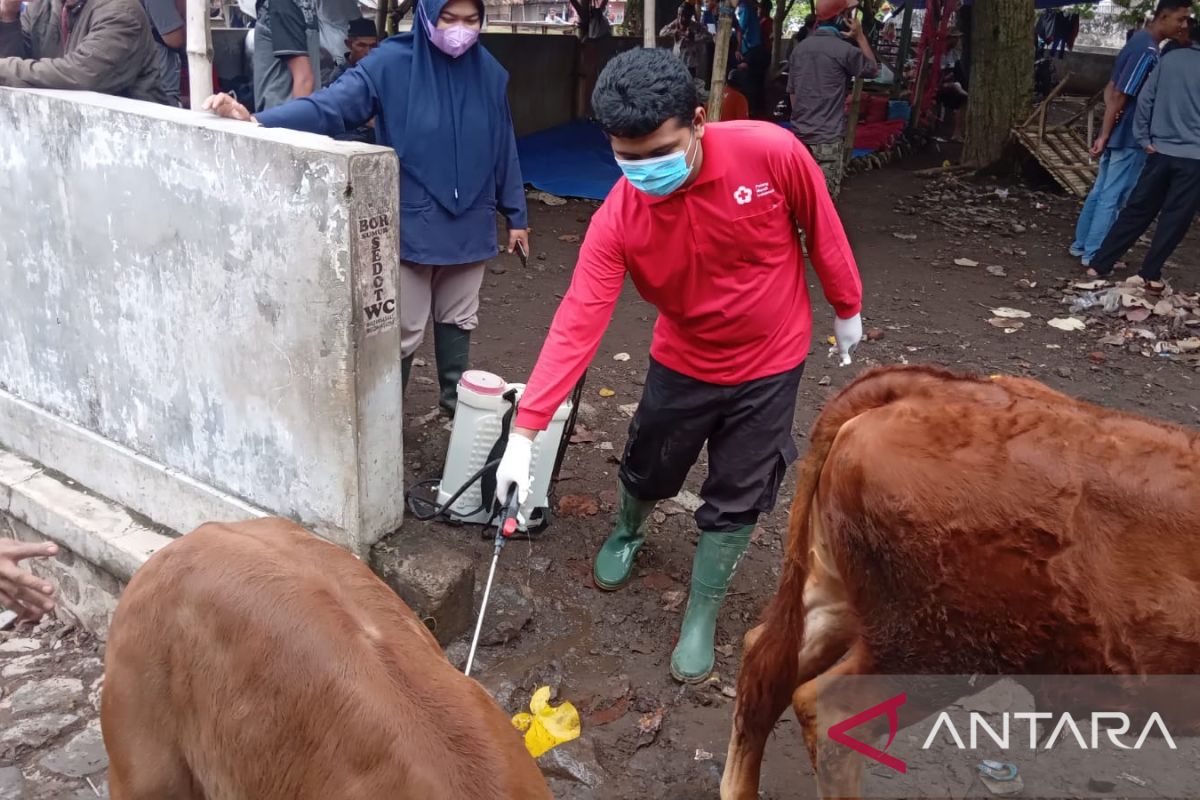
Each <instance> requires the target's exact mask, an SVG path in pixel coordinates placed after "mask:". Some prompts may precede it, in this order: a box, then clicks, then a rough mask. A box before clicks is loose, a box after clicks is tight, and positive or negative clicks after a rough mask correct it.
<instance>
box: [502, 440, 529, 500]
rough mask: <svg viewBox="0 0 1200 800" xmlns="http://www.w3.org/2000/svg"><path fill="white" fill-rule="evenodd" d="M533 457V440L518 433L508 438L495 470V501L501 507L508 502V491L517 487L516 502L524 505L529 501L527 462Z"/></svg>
mask: <svg viewBox="0 0 1200 800" xmlns="http://www.w3.org/2000/svg"><path fill="white" fill-rule="evenodd" d="M532 457H533V440H532V439H530V438H529V437H527V436H522V435H521V434H519V433H512V434H509V436H508V445H507V446H506V447H505V448H504V457H503V458H501V459H500V466H499V467H498V468H497V469H496V499H497V500H499V501H500V505H501V506H503V505H504V504H505V502H506V501H507V500H508V490H509V489H510V488H512V487H513V486H516V487H517V502H518V503H519V504H520V505H525V501H526V500H527V499H529V484H530V476H529V462H530V460H531V459H532Z"/></svg>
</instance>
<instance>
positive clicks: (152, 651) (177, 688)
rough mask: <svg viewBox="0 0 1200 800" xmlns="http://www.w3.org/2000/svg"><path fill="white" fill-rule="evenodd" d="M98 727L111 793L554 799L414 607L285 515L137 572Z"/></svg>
mask: <svg viewBox="0 0 1200 800" xmlns="http://www.w3.org/2000/svg"><path fill="white" fill-rule="evenodd" d="M101 724H102V727H103V732H104V744H105V746H106V747H107V749H108V754H109V758H110V767H109V780H110V783H111V792H112V798H113V800H151V799H153V800H192V799H194V800H331V799H332V798H337V799H338V800H381V798H388V799H389V800H392V799H395V800H400V799H401V798H405V799H409V800H462V798H485V797H486V798H505V799H506V800H528V799H529V798H537V799H539V800H540V799H541V798H545V799H546V800H549V798H550V796H551V795H550V791H549V789H548V788H547V787H546V783H545V781H544V779H543V778H542V776H541V773H540V772H539V770H538V767H537V765H536V764H535V763H534V761H533V759H532V758H531V757H530V755H529V753H528V752H527V751H526V750H525V747H524V745H523V743H522V741H521V736H520V734H519V733H517V732H516V731H515V730H514V729H513V727H512V725H511V723H510V722H509V720H508V717H507V716H505V714H504V713H503V712H502V711H501V710H500V708H499V707H498V706H497V705H496V704H495V702H493V700H492V698H491V697H489V696H488V694H487V692H485V691H484V690H483V688H482V687H481V686H480V685H479V684H478V683H476V682H475V681H473V680H471V679H470V678H467V677H464V676H463V675H462V673H460V672H459V671H458V670H456V669H454V667H452V666H451V665H450V663H449V662H448V661H447V660H446V658H445V656H444V655H443V654H442V651H441V649H440V648H439V647H438V645H437V642H436V641H435V640H434V638H433V636H431V635H430V633H429V631H428V630H426V629H425V626H424V625H422V624H421V622H420V620H418V619H417V617H416V616H415V615H414V614H413V612H412V611H411V610H409V608H408V607H407V606H405V605H404V603H403V602H401V601H400V599H399V598H398V597H396V595H395V594H394V593H393V592H392V591H391V590H390V589H388V587H387V586H386V585H385V584H384V583H383V582H382V581H380V580H379V579H378V578H376V577H375V575H373V574H372V573H371V571H370V570H369V569H368V568H367V567H366V566H365V565H364V564H362V562H360V561H359V560H358V559H356V558H355V557H354V556H352V555H351V554H350V553H348V552H347V551H345V550H343V549H341V548H340V547H337V546H335V545H332V544H329V543H327V542H323V541H321V540H320V539H317V538H316V537H315V536H313V535H312V534H310V533H308V532H307V531H305V530H304V529H302V528H300V527H299V526H298V525H295V524H294V523H291V522H288V521H286V520H282V519H262V520H254V521H250V522H239V523H236V524H230V525H222V524H215V523H210V524H207V525H204V526H202V527H201V528H199V529H198V530H196V531H195V532H194V533H189V534H188V535H187V536H184V537H182V538H181V539H179V540H177V541H175V542H172V543H171V544H169V545H168V546H167V547H164V548H163V549H162V550H161V551H159V552H158V553H156V554H155V555H154V556H153V557H152V558H151V559H150V560H149V561H147V562H146V564H145V566H143V567H142V568H141V569H140V570H139V571H138V572H137V574H136V575H134V577H133V580H132V581H130V582H129V587H128V588H127V589H126V590H125V593H124V595H123V596H122V598H121V602H120V604H119V606H118V607H117V612H116V615H115V616H114V617H113V623H112V627H111V629H110V631H109V640H108V652H107V655H106V658H105V665H104V694H103V701H102V706H101Z"/></svg>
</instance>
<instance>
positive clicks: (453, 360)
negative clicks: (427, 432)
mask: <svg viewBox="0 0 1200 800" xmlns="http://www.w3.org/2000/svg"><path fill="white" fill-rule="evenodd" d="M433 355H434V358H435V359H436V360H437V373H438V389H439V392H438V405H439V406H441V407H442V410H443V411H445V412H446V413H447V414H449V415H450V416H451V417H453V416H454V412H455V410H456V409H457V408H458V379H459V378H461V377H462V374H463V373H464V372H466V370H467V362H468V360H469V359H470V357H471V332H470V331H464V330H463V329H462V328H460V327H458V326H457V325H454V324H452V323H449V322H435V323H433Z"/></svg>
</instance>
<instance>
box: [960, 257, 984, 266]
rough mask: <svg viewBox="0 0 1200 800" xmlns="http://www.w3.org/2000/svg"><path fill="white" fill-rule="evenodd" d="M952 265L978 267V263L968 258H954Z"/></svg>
mask: <svg viewBox="0 0 1200 800" xmlns="http://www.w3.org/2000/svg"><path fill="white" fill-rule="evenodd" d="M954 263H955V264H957V265H958V266H960V267H978V266H979V262H978V261H975V260H973V259H970V258H956V259H954Z"/></svg>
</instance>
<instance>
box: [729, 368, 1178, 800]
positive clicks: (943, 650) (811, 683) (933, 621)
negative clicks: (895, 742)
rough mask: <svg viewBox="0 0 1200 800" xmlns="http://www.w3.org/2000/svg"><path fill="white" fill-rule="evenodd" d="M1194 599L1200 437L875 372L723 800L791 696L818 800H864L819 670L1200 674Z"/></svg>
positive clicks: (739, 726)
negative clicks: (834, 799) (831, 724)
mask: <svg viewBox="0 0 1200 800" xmlns="http://www.w3.org/2000/svg"><path fill="white" fill-rule="evenodd" d="M1197 587H1200V436H1198V435H1197V434H1196V433H1193V432H1190V431H1188V430H1185V429H1184V428H1181V427H1176V426H1173V425H1168V424H1165V423H1161V422H1155V421H1151V420H1147V419H1143V418H1140V417H1136V416H1133V415H1130V414H1122V413H1118V412H1114V411H1108V410H1105V409H1103V408H1099V407H1097V406H1092V405H1088V404H1086V403H1082V402H1079V401H1077V400H1074V399H1071V398H1069V397H1066V396H1064V395H1062V394H1059V393H1057V392H1054V391H1051V390H1050V389H1048V388H1046V387H1045V386H1043V385H1041V384H1039V383H1036V382H1034V381H1029V380H1023V379H1019V378H997V379H993V380H986V379H978V378H967V377H958V376H954V375H951V374H949V373H945V372H941V371H937V370H933V369H928V368H902V369H882V370H876V371H874V372H871V373H868V374H866V375H864V376H863V377H861V378H860V379H858V380H857V381H855V382H854V383H853V384H851V385H850V386H849V387H848V388H846V389H845V391H843V392H842V393H841V394H840V395H838V397H836V398H835V399H834V400H833V401H832V402H830V403H829V404H828V406H826V408H825V409H824V411H823V412H822V413H821V416H820V417H819V418H818V420H817V422H816V424H815V426H814V431H813V435H812V440H811V447H810V449H809V452H808V454H807V456H806V457H805V459H804V461H803V462H802V464H801V467H800V478H799V488H798V490H797V493H796V498H795V502H794V505H793V507H792V514H791V527H790V534H789V541H788V543H787V550H786V554H785V561H784V565H783V571H782V574H781V576H780V584H779V590H778V592H777V594H776V595H775V597H774V598H773V599H772V600H771V602H770V603H769V604H768V606H767V608H766V610H765V611H764V614H763V620H762V623H761V624H760V625H758V626H757V627H755V628H754V629H752V630H751V631H750V632H748V633H747V635H746V641H745V654H744V656H743V659H742V667H741V673H740V675H739V679H738V692H737V706H736V709H735V712H734V721H733V732H732V736H731V739H730V744H729V756H728V760H727V762H726V766H725V774H724V776H723V780H722V782H721V797H722V800H751V799H752V798H755V797H757V788H758V779H759V770H760V768H761V764H762V755H763V746H764V744H765V742H766V739H767V736H768V735H769V734H770V732H771V730H772V728H773V727H774V724H775V722H776V721H777V720H778V718H779V716H780V714H782V712H783V710H784V709H785V708H786V707H787V705H788V703H789V702H790V703H791V704H792V705H793V707H794V709H795V711H796V715H797V718H798V719H799V721H800V723H801V725H802V727H803V728H804V735H805V740H806V743H807V745H808V748H809V754H810V756H811V757H812V759H813V764H814V768H815V767H816V765H817V764H818V763H819V764H820V765H821V770H820V774H819V775H818V784H819V786H820V789H821V793H822V796H824V797H829V796H839V797H840V796H845V797H857V796H859V794H860V792H861V769H862V761H861V759H860V758H859V757H857V756H856V755H854V754H852V753H851V752H850V751H849V750H847V749H846V748H844V747H842V746H840V745H838V744H836V743H832V742H830V740H829V739H828V734H827V731H826V730H819V729H818V727H817V724H816V699H817V696H816V686H817V681H816V679H817V678H818V676H830V675H865V674H958V675H971V674H973V673H982V674H985V675H987V674H1031V675H1039V674H1042V675H1045V674H1072V675H1080V674H1083V675H1086V674H1098V675H1103V674H1108V675H1148V674H1149V675H1153V674H1166V675H1170V674H1191V673H1194V672H1196V671H1197V667H1198V665H1200V605H1198V604H1197V602H1196V600H1197V594H1198V589H1197ZM822 685H825V684H822ZM967 693H969V692H964V694H967ZM845 710H846V711H847V712H848V714H847V715H849V713H852V712H854V711H860V710H862V707H859V708H853V709H850V708H847V709H845ZM860 738H861V737H860Z"/></svg>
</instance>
